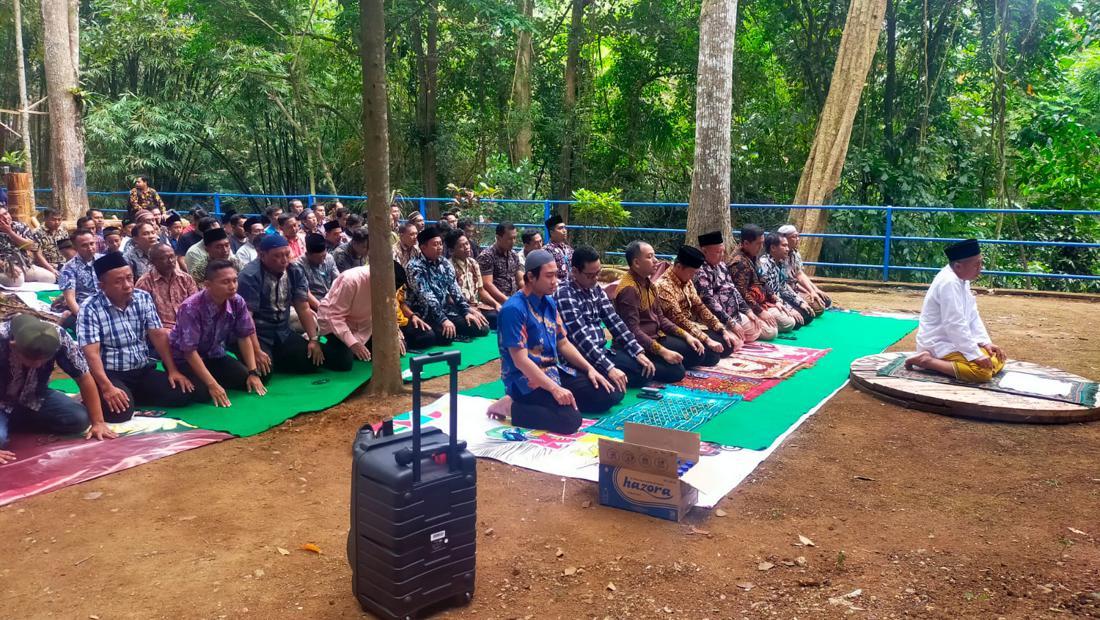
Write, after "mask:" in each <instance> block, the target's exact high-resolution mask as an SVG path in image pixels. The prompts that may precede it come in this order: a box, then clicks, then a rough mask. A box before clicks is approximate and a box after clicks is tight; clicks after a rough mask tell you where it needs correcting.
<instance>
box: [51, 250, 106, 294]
mask: <svg viewBox="0 0 1100 620" xmlns="http://www.w3.org/2000/svg"><path fill="white" fill-rule="evenodd" d="M94 263H95V259H94V258H93V259H92V260H90V261H88V262H84V260H83V259H81V258H80V256H74V257H72V258H71V259H69V262H67V263H65V266H64V267H62V268H61V273H60V274H58V276H57V286H58V288H60V289H61V290H63V291H69V290H73V291H76V303H77V305H80V304H82V303H84V300H85V299H87V298H89V297H91V296H92V295H95V294H96V293H98V292H99V278H97V277H96V276H95V267H94Z"/></svg>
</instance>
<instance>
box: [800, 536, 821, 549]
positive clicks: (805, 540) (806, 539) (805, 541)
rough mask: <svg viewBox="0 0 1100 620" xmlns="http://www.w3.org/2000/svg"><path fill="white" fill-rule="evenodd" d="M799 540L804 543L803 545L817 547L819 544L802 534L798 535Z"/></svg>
mask: <svg viewBox="0 0 1100 620" xmlns="http://www.w3.org/2000/svg"><path fill="white" fill-rule="evenodd" d="M798 542H800V543H802V544H803V545H806V546H807V547H816V546H817V545H815V544H814V541H812V540H810V539H809V538H806V537H805V536H803V535H802V534H799V535H798Z"/></svg>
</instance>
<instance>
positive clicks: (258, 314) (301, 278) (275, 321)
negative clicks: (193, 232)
mask: <svg viewBox="0 0 1100 620" xmlns="http://www.w3.org/2000/svg"><path fill="white" fill-rule="evenodd" d="M237 281H238V287H239V288H238V292H239V293H240V296H241V297H243V298H244V301H245V303H247V304H248V310H249V311H250V312H251V313H252V319H253V321H255V323H256V337H257V338H258V339H259V340H260V342H263V343H265V344H267V345H268V346H274V344H275V341H276V339H278V340H280V341H281V340H285V339H286V338H290V337H292V336H294V332H293V330H291V329H290V308H291V306H292V305H293V304H295V303H299V302H304V301H306V300H308V299H309V295H308V291H309V285H308V283H307V282H306V274H305V273H303V272H302V268H301V267H299V266H298V265H297V264H295V263H291V264H289V265H287V268H286V271H284V272H283V273H282V274H279V275H275V274H273V273H270V272H268V271H267V270H266V269H264V268H263V263H262V262H261V261H258V260H254V261H252V262H251V263H248V264H247V265H245V266H244V269H242V270H241V273H240V276H239V277H238V279H237Z"/></svg>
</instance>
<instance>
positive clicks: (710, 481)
mask: <svg viewBox="0 0 1100 620" xmlns="http://www.w3.org/2000/svg"><path fill="white" fill-rule="evenodd" d="M846 384H847V383H845V385H846ZM842 387H844V385H841V388H842ZM839 390H840V388H837V391H839ZM833 394H836V391H834V392H833ZM829 398H832V394H830V395H829ZM825 400H826V401H827V400H828V398H826V399H825ZM493 402H494V401H492V400H490V399H487V398H480V397H476V396H463V395H461V394H460V395H459V397H458V437H459V439H462V440H464V441H466V445H467V447H468V449H469V450H470V452H472V453H473V454H474V455H476V456H478V457H481V458H487V459H493V460H496V461H501V462H504V463H508V464H509V465H515V466H517V467H524V468H527V469H533V470H535V471H540V472H543V473H547V474H552V475H555V476H563V477H567V478H579V479H581V480H590V481H593V482H595V481H596V480H597V478H598V477H599V467H598V465H599V463H598V460H599V454H598V447H597V446H598V441H599V438H600V436H599V435H595V434H592V433H586V432H584V428H585V427H586V426H588V425H590V424H591V423H592V420H586V421H585V423H584V424H583V425H582V427H581V432H578V433H576V434H573V435H555V434H553V433H546V432H543V431H531V430H527V429H516V428H515V427H513V426H510V425H507V424H504V423H502V422H500V421H499V420H494V419H491V418H489V417H488V416H487V415H486V413H485V412H486V411H487V410H488V408H489V405H491V404H493ZM824 402H825V401H822V402H821V403H818V404H817V405H816V406H815V407H814V408H813V409H811V410H810V411H809V412H808V413H807V414H806V415H804V416H802V417H801V418H799V419H798V421H797V422H795V423H794V424H792V425H791V427H790V428H789V429H787V432H785V433H783V434H782V435H780V436H779V438H778V439H776V440H775V442H774V443H772V445H770V446H768V448H767V449H766V450H744V449H741V448H733V447H725V446H717V445H715V444H709V443H704V444H703V457H702V458H701V459H700V461H699V463H698V464H697V465H695V466H694V467H692V468H691V469H690V470H688V472H687V473H686V474H684V476H683V480H684V481H685V482H687V483H688V484H690V485H692V486H694V487H695V488H696V489H698V490H699V501H698V502H697V503H696V505H697V506H700V507H703V508H710V507H712V506H714V505H715V504H717V503H718V502H719V501H721V499H722V498H723V497H725V496H726V495H729V493H730V491H732V490H733V489H734V488H735V487H736V486H737V485H738V484H740V483H741V481H742V480H744V479H745V478H746V477H748V475H749V474H751V473H752V471H753V470H754V469H756V466H757V465H759V464H760V463H761V462H762V461H763V460H764V459H765V458H767V457H768V455H769V454H771V453H772V451H773V450H775V449H776V447H778V446H779V444H781V443H783V440H784V439H786V438H787V436H788V435H790V434H791V432H793V431H794V429H796V428H798V426H799V425H800V424H802V422H803V420H805V419H806V418H808V417H810V416H811V415H813V414H814V413H815V412H816V411H817V410H818V408H820V407H821V405H822V403H824ZM449 415H450V403H449V396H447V395H444V396H442V397H440V398H439V399H438V400H436V401H435V402H432V403H429V404H426V405H424V406H423V409H422V413H421V424H425V425H431V426H435V427H437V428H439V429H441V430H443V432H445V433H448V434H450V423H449ZM410 426H411V419H410V417H409V414H408V413H405V414H402V415H400V416H398V417H397V418H395V419H394V430H395V431H397V432H400V431H403V430H406V429H408V428H410Z"/></svg>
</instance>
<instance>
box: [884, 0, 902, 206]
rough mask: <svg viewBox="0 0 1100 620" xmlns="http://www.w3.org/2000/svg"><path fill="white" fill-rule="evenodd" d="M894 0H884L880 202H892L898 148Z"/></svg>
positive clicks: (896, 44) (895, 17)
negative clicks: (883, 171) (883, 177)
mask: <svg viewBox="0 0 1100 620" xmlns="http://www.w3.org/2000/svg"><path fill="white" fill-rule="evenodd" d="M897 6H898V5H897V2H896V1H895V0H886V83H885V84H884V85H883V88H882V151H883V152H882V155H883V159H884V160H885V161H886V165H887V166H888V168H889V169H888V171H887V174H888V177H887V179H886V181H885V182H884V183H883V184H882V202H883V203H884V204H888V205H889V204H893V203H894V199H895V195H894V186H895V185H896V183H895V182H894V175H895V174H897V170H898V149H897V145H896V144H895V143H894V114H895V113H894V106H895V102H896V100H897V92H898V87H897V83H898V82H897V75H898V69H897V59H898V41H897V29H898V9H897Z"/></svg>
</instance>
